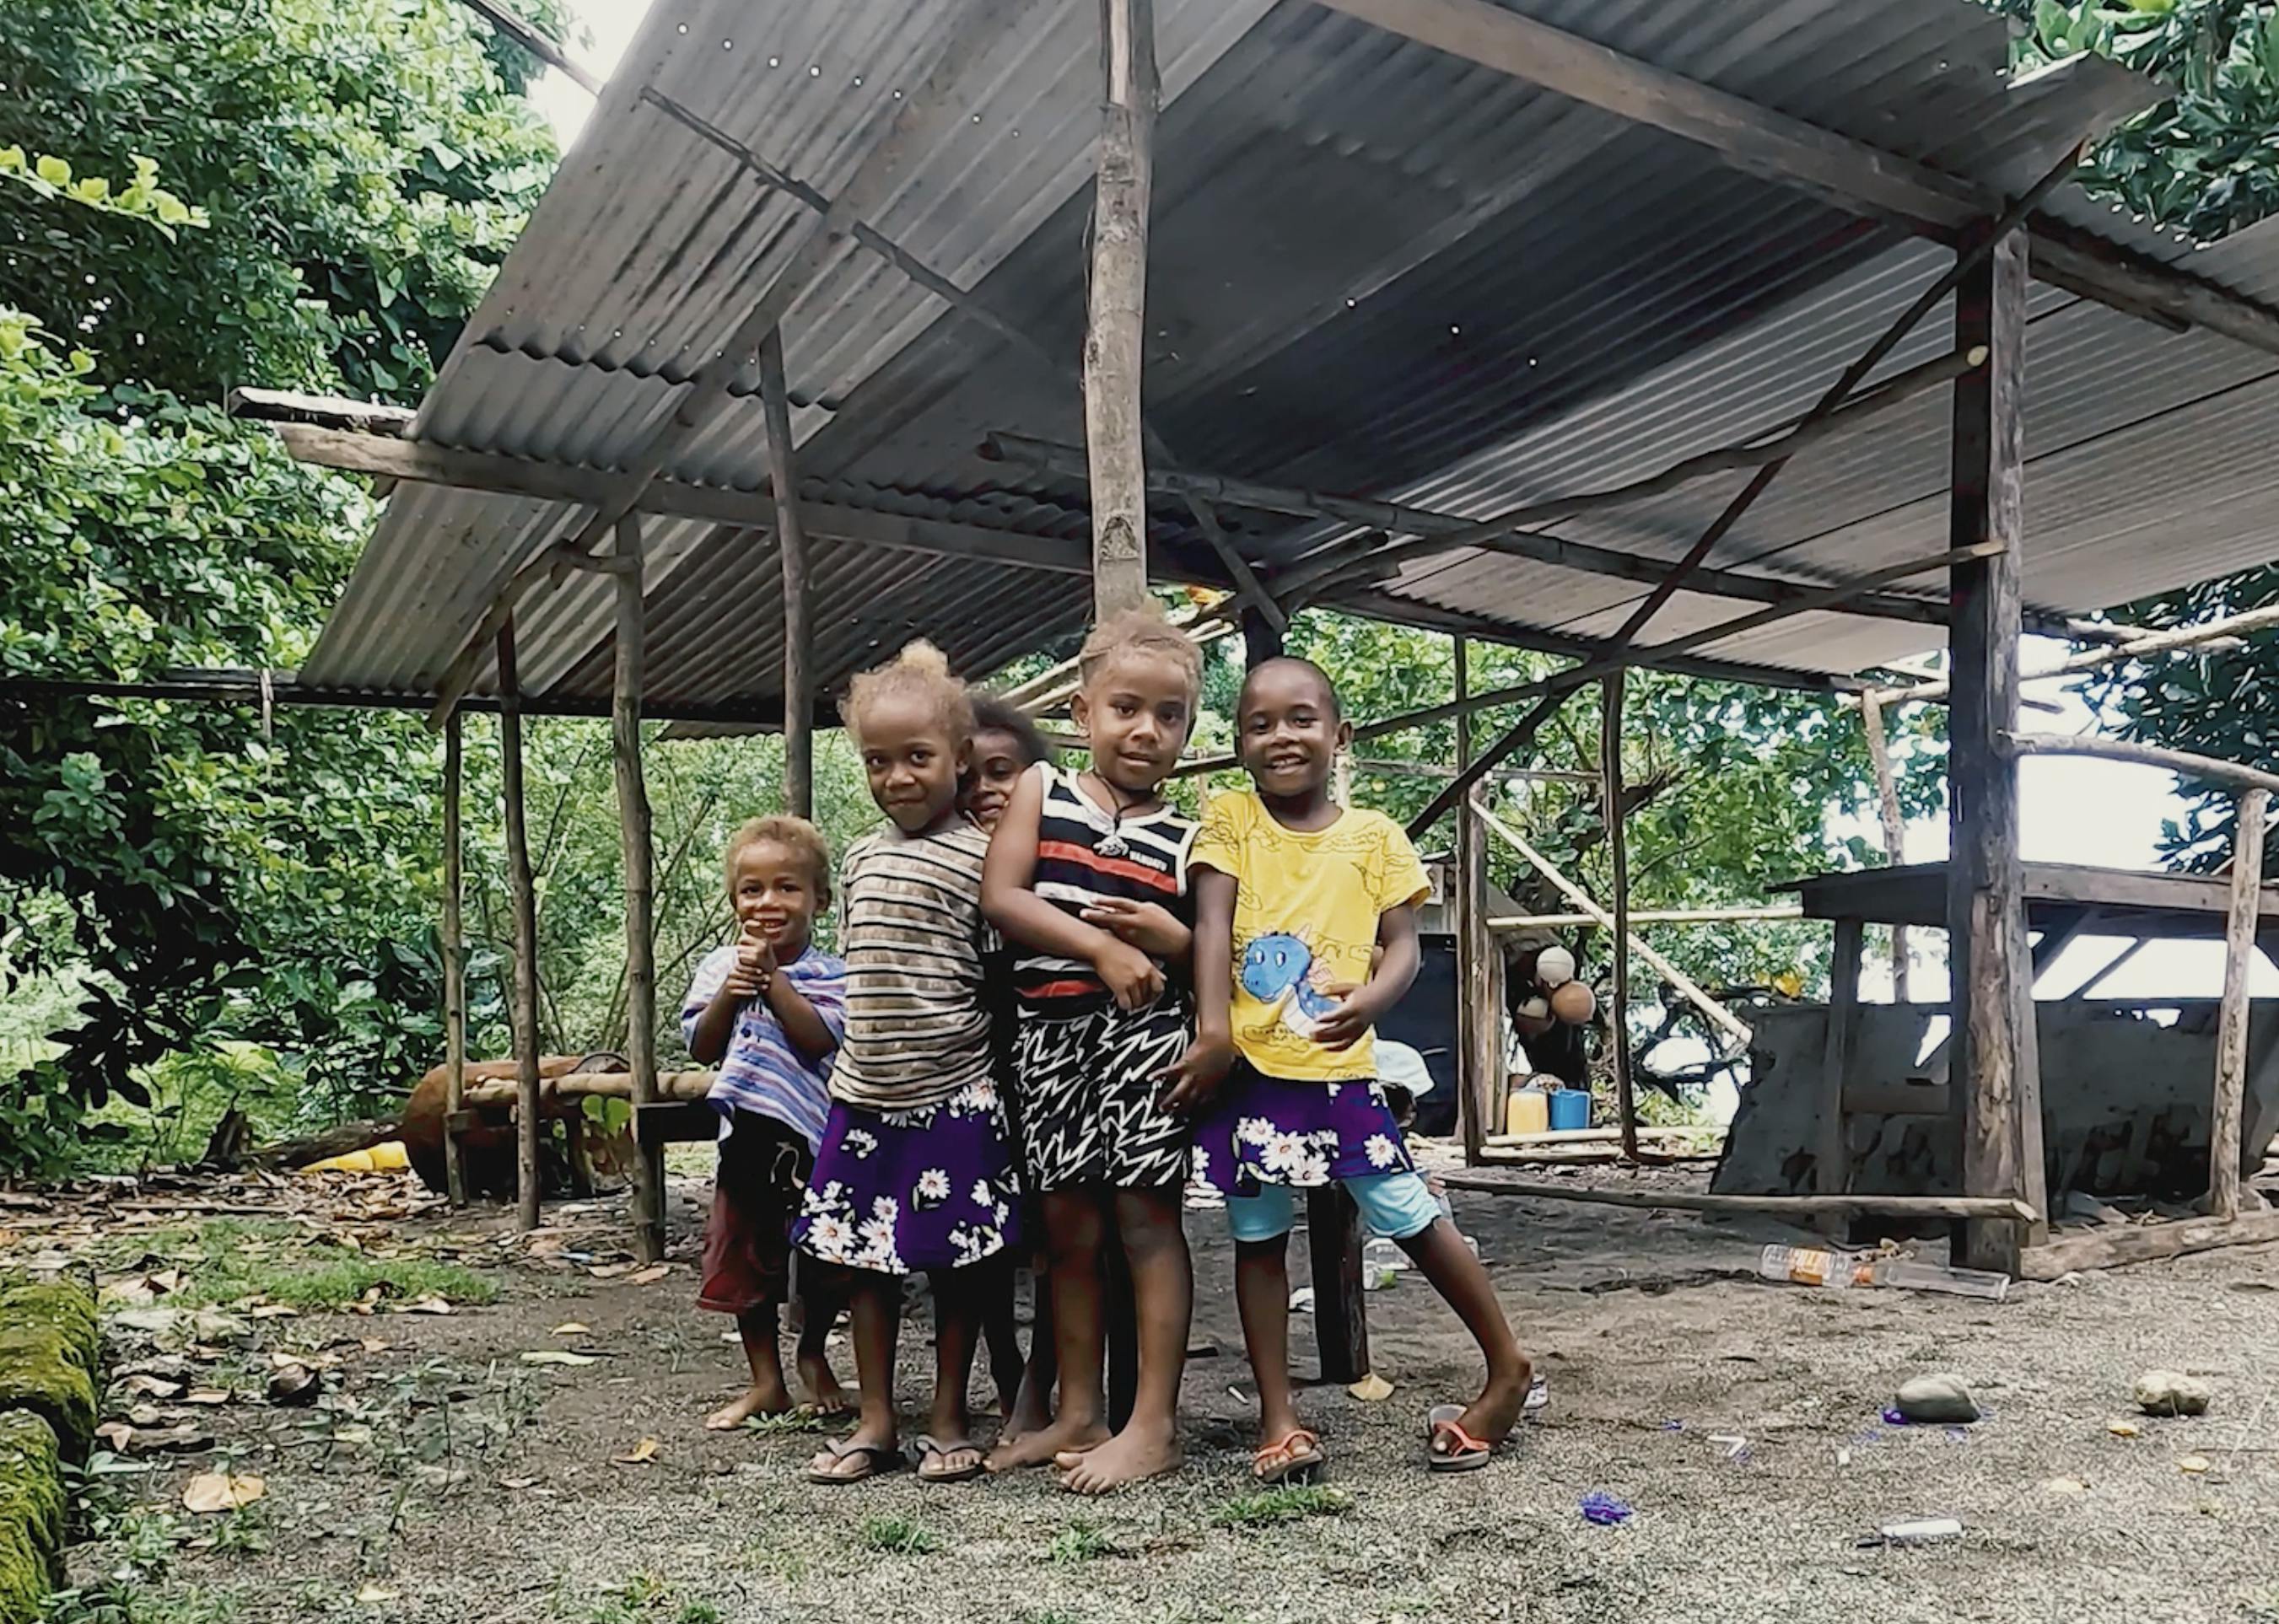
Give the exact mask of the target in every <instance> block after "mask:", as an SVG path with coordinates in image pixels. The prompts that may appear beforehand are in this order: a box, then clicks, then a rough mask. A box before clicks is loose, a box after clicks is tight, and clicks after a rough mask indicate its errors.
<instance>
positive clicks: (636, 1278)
mask: <svg viewBox="0 0 2279 1624" xmlns="http://www.w3.org/2000/svg"><path fill="white" fill-rule="evenodd" d="M671 1273H672V1265H671V1264H670V1263H652V1264H650V1265H649V1266H648V1268H645V1269H642V1270H641V1272H640V1273H639V1274H637V1275H626V1276H625V1283H626V1284H627V1285H655V1284H656V1283H657V1282H658V1281H660V1280H662V1279H664V1277H665V1276H666V1275H669V1274H671Z"/></svg>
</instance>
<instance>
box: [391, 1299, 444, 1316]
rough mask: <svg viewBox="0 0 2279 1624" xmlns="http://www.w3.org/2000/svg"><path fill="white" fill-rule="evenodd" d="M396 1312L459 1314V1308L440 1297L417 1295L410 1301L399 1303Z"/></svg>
mask: <svg viewBox="0 0 2279 1624" xmlns="http://www.w3.org/2000/svg"><path fill="white" fill-rule="evenodd" d="M395 1312H396V1313H398V1314H457V1312H458V1310H457V1309H456V1308H454V1307H452V1306H451V1305H450V1304H449V1303H448V1302H446V1301H445V1300H444V1299H443V1298H440V1297H434V1296H428V1297H415V1298H412V1299H411V1301H410V1302H408V1303H403V1304H401V1305H399V1306H397V1308H396V1310H395Z"/></svg>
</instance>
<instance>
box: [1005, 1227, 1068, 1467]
mask: <svg viewBox="0 0 2279 1624" xmlns="http://www.w3.org/2000/svg"><path fill="white" fill-rule="evenodd" d="M1041 1256H1042V1254H1041V1253H1040V1263H1039V1265H1038V1268H1037V1269H1036V1274H1035V1282H1036V1284H1035V1292H1036V1299H1037V1300H1036V1312H1035V1314H1033V1315H1032V1323H1031V1324H1030V1327H1029V1360H1028V1363H1027V1364H1026V1365H1025V1366H1024V1367H1023V1368H1022V1371H1021V1391H1020V1393H1019V1395H1018V1396H1017V1398H1015V1399H1014V1401H1013V1409H1012V1413H1010V1414H1009V1415H1008V1416H1007V1417H1006V1418H1005V1431H1004V1434H1003V1441H1004V1442H1006V1443H1008V1444H1009V1443H1012V1442H1013V1441H1014V1440H1015V1439H1017V1438H1021V1437H1025V1436H1027V1435H1028V1434H1030V1433H1032V1432H1039V1431H1041V1430H1043V1429H1045V1428H1047V1427H1049V1426H1050V1425H1052V1421H1053V1383H1055V1382H1056V1381H1058V1380H1059V1379H1060V1370H1061V1362H1060V1359H1059V1355H1058V1352H1057V1351H1056V1350H1055V1347H1054V1346H1053V1274H1052V1267H1051V1265H1050V1264H1049V1263H1045V1262H1043V1261H1041Z"/></svg>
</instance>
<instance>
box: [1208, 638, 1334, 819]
mask: <svg viewBox="0 0 2279 1624" xmlns="http://www.w3.org/2000/svg"><path fill="white" fill-rule="evenodd" d="M1235 718H1236V723H1235V725H1236V735H1235V750H1236V753H1237V754H1238V755H1240V756H1241V758H1242V765H1243V767H1244V769H1245V770H1247V771H1248V772H1249V774H1250V777H1251V781H1252V782H1253V783H1255V784H1256V785H1258V791H1259V793H1261V794H1262V795H1267V796H1270V797H1272V798H1274V799H1275V800H1278V801H1297V800H1303V799H1307V798H1308V797H1312V796H1315V795H1318V794H1320V793H1323V792H1324V791H1325V790H1326V789H1327V787H1328V785H1329V782H1330V770H1331V767H1332V766H1333V765H1334V764H1335V762H1336V760H1337V754H1338V752H1339V750H1340V749H1342V748H1344V747H1345V745H1346V743H1347V739H1349V737H1350V736H1351V733H1352V728H1351V726H1350V724H1347V722H1346V721H1345V719H1344V718H1343V717H1342V716H1339V712H1338V697H1337V694H1336V693H1335V692H1334V691H1332V690H1331V687H1330V685H1329V684H1328V683H1327V682H1326V681H1324V679H1323V677H1322V674H1321V673H1320V672H1319V671H1317V670H1315V669H1314V668H1313V667H1312V666H1310V665H1308V664H1306V663H1304V662H1303V661H1300V660H1269V661H1267V662H1265V663H1263V664H1262V665H1260V666H1259V667H1258V668H1257V669H1256V670H1254V671H1252V672H1251V673H1250V676H1249V678H1248V679H1247V681H1245V682H1244V683H1243V685H1242V698H1241V701H1240V702H1239V705H1238V706H1237V708H1236V711H1235Z"/></svg>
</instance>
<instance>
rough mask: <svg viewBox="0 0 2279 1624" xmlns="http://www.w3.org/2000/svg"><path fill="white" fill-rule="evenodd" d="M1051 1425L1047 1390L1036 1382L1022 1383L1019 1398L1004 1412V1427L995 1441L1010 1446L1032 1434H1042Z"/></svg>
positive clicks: (1050, 1406)
mask: <svg viewBox="0 0 2279 1624" xmlns="http://www.w3.org/2000/svg"><path fill="white" fill-rule="evenodd" d="M1052 1424H1053V1405H1052V1399H1051V1398H1050V1397H1049V1396H1048V1394H1047V1390H1045V1389H1044V1388H1043V1387H1042V1386H1041V1385H1040V1383H1036V1382H1032V1381H1024V1382H1023V1383H1021V1394H1020V1397H1019V1398H1017V1399H1016V1400H1015V1401H1014V1404H1013V1407H1012V1408H1011V1409H1009V1410H1008V1411H1006V1412H1005V1425H1004V1427H1003V1429H1001V1430H1000V1431H999V1433H998V1434H997V1441H998V1443H1000V1444H1011V1443H1014V1442H1016V1441H1017V1440H1019V1439H1021V1438H1024V1437H1027V1436H1029V1435H1030V1434H1031V1433H1032V1432H1042V1431H1043V1430H1044V1429H1046V1428H1047V1427H1049V1426H1051V1425H1052Z"/></svg>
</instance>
